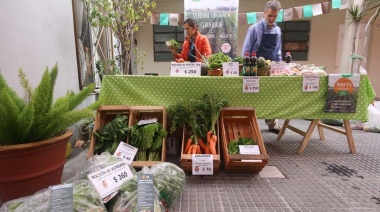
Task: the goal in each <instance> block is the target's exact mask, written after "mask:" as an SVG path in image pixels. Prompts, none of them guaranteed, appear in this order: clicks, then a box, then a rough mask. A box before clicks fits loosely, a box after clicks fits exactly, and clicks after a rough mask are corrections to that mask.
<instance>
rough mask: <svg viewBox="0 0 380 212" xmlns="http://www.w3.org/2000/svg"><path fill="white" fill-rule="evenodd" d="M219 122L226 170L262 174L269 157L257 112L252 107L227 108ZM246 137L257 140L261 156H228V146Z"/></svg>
mask: <svg viewBox="0 0 380 212" xmlns="http://www.w3.org/2000/svg"><path fill="white" fill-rule="evenodd" d="M219 122H220V128H221V131H222V133H221V137H222V144H221V145H222V148H223V159H224V165H225V170H226V171H227V172H241V173H248V172H253V173H257V172H260V171H261V170H262V168H264V166H265V165H266V164H267V163H268V161H269V155H268V154H267V152H266V150H265V146H264V142H263V138H262V136H261V132H260V128H259V125H258V122H257V118H256V115H255V110H254V109H253V108H251V107H226V108H224V109H223V110H222V112H221V114H220V119H219ZM244 137H248V138H252V139H253V140H255V141H256V144H257V145H258V146H259V149H260V153H261V154H259V155H254V154H228V149H227V144H228V143H229V142H230V141H234V140H238V139H239V138H244ZM244 160H248V161H244ZM252 160H254V161H252Z"/></svg>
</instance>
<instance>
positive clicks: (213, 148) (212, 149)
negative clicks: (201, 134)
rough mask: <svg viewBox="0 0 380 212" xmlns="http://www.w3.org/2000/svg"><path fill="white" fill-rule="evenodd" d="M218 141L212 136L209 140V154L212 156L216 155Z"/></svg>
mask: <svg viewBox="0 0 380 212" xmlns="http://www.w3.org/2000/svg"><path fill="white" fill-rule="evenodd" d="M217 141H218V137H217V136H216V135H215V134H214V135H212V136H211V138H210V152H211V154H213V155H216V142H217Z"/></svg>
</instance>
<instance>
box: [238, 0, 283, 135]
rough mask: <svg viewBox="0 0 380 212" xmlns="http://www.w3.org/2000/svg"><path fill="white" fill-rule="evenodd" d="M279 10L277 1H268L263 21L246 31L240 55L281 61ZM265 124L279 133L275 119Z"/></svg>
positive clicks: (267, 120)
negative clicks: (277, 22) (254, 54)
mask: <svg viewBox="0 0 380 212" xmlns="http://www.w3.org/2000/svg"><path fill="white" fill-rule="evenodd" d="M280 9H281V4H280V2H279V1H276V0H270V1H268V2H267V3H266V5H265V8H264V18H263V20H262V21H260V22H258V23H255V24H253V25H252V26H250V27H249V29H248V31H247V34H246V36H245V40H244V44H243V49H242V55H244V54H245V52H249V53H250V54H251V53H252V52H256V56H257V57H264V58H265V59H266V60H271V61H282V52H281V46H282V41H281V29H280V27H278V26H277V24H276V22H275V21H276V19H277V15H278V13H279V12H280ZM265 123H266V124H267V125H268V127H269V130H270V131H272V132H275V133H279V131H280V129H281V126H280V125H279V124H278V123H277V120H276V119H266V120H265Z"/></svg>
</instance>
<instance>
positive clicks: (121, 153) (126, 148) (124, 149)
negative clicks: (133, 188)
mask: <svg viewBox="0 0 380 212" xmlns="http://www.w3.org/2000/svg"><path fill="white" fill-rule="evenodd" d="M137 150H138V149H137V148H136V147H134V146H131V145H129V144H127V143H124V142H120V143H119V146H118V147H117V149H116V151H115V153H114V154H113V156H116V157H119V158H122V159H124V160H125V161H126V162H127V163H128V164H132V161H133V158H135V155H136V153H137Z"/></svg>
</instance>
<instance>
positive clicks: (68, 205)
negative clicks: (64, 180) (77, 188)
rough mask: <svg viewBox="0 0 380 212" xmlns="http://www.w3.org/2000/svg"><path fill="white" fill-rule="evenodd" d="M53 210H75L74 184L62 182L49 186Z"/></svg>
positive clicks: (69, 211)
mask: <svg viewBox="0 0 380 212" xmlns="http://www.w3.org/2000/svg"><path fill="white" fill-rule="evenodd" d="M49 189H50V191H51V194H50V210H49V211H51V212H65V211H67V212H71V211H73V184H71V183H70V184H61V185H55V186H50V187H49Z"/></svg>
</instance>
